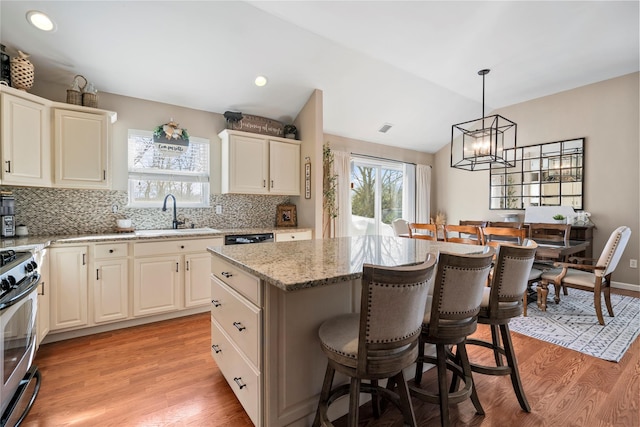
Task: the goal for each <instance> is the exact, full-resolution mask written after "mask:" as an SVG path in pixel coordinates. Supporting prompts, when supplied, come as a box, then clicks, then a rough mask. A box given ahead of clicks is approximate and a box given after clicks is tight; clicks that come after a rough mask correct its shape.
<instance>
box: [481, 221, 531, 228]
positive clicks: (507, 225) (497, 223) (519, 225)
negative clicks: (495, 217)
mask: <svg viewBox="0 0 640 427" xmlns="http://www.w3.org/2000/svg"><path fill="white" fill-rule="evenodd" d="M487 227H503V228H524V224H523V223H521V222H515V221H489V223H488V224H487Z"/></svg>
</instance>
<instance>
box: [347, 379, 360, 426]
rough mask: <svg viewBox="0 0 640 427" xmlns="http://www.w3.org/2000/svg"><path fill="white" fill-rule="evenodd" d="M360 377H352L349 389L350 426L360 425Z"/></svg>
mask: <svg viewBox="0 0 640 427" xmlns="http://www.w3.org/2000/svg"><path fill="white" fill-rule="evenodd" d="M361 381H362V380H360V378H351V388H350V390H349V427H358V415H359V413H358V412H359V409H360V382H361Z"/></svg>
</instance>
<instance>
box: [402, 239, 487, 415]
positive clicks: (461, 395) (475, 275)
mask: <svg viewBox="0 0 640 427" xmlns="http://www.w3.org/2000/svg"><path fill="white" fill-rule="evenodd" d="M494 252H495V250H494V249H493V248H484V249H482V253H481V254H477V255H454V254H449V253H441V254H440V256H439V258H438V270H437V274H436V279H435V281H434V284H433V296H432V297H431V298H429V300H428V301H427V307H426V311H425V315H424V321H423V323H422V333H421V334H420V346H419V347H420V348H419V354H418V360H417V363H416V375H415V379H414V383H413V384H411V385H410V386H409V390H410V393H411V395H412V396H414V397H416V398H418V399H420V400H423V401H425V402H429V403H434V404H437V405H438V404H439V405H440V421H441V424H442V425H443V426H448V425H449V404H453V403H460V402H462V401H464V400H466V399H469V398H471V401H472V402H473V404H474V406H475V408H476V412H477V413H478V414H481V415H484V410H483V409H482V405H481V404H480V400H479V399H478V396H477V394H476V391H475V386H474V385H473V379H472V376H471V367H470V366H469V360H468V357H467V352H466V347H465V342H466V339H467V336H468V335H470V334H472V333H473V332H475V330H476V327H477V321H476V318H477V315H478V312H479V310H480V303H481V302H482V296H483V289H484V288H485V284H486V282H487V277H488V275H489V271H490V270H491V263H492V260H493V255H494ZM426 344H435V346H436V357H435V358H434V357H432V356H428V355H425V352H424V347H425V345H426ZM451 345H456V346H457V354H458V355H459V356H460V359H459V363H458V364H454V363H451V361H447V348H448V347H449V346H451ZM424 363H433V364H435V365H436V367H437V374H438V392H437V393H433V392H431V391H429V390H426V389H423V388H421V387H420V383H421V379H422V374H423V364H424ZM447 369H451V370H453V371H454V372H456V373H457V375H458V376H460V377H462V379H463V380H464V383H465V385H464V388H462V389H461V390H458V391H452V392H449V390H448V386H447Z"/></svg>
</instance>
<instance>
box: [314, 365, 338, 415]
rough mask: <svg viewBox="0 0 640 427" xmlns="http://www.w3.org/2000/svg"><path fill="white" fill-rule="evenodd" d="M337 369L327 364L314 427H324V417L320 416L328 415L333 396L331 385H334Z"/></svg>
mask: <svg viewBox="0 0 640 427" xmlns="http://www.w3.org/2000/svg"><path fill="white" fill-rule="evenodd" d="M335 373H336V371H335V369H333V368H332V367H331V365H329V364H327V370H326V372H325V374H324V382H323V383H322V391H321V392H320V402H319V403H318V409H317V410H316V418H315V419H314V420H313V427H320V426H321V425H322V417H321V415H320V414H322V413H325V414H326V413H327V409H328V407H329V405H328V402H329V395H330V394H331V385H332V384H333V377H334V376H335Z"/></svg>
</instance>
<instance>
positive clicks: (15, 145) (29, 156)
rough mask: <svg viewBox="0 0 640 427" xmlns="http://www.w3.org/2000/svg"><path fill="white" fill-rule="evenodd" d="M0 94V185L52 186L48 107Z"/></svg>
mask: <svg viewBox="0 0 640 427" xmlns="http://www.w3.org/2000/svg"><path fill="white" fill-rule="evenodd" d="M15 92H16V93H15V94H14V92H12V93H11V94H10V93H7V92H2V94H1V95H2V110H1V114H0V128H1V129H2V134H1V138H2V172H1V177H2V184H3V185H31V186H42V187H48V186H50V185H51V139H50V115H49V107H48V106H47V105H46V104H44V103H42V102H38V98H37V97H35V96H33V95H28V94H22V93H20V92H19V91H15Z"/></svg>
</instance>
